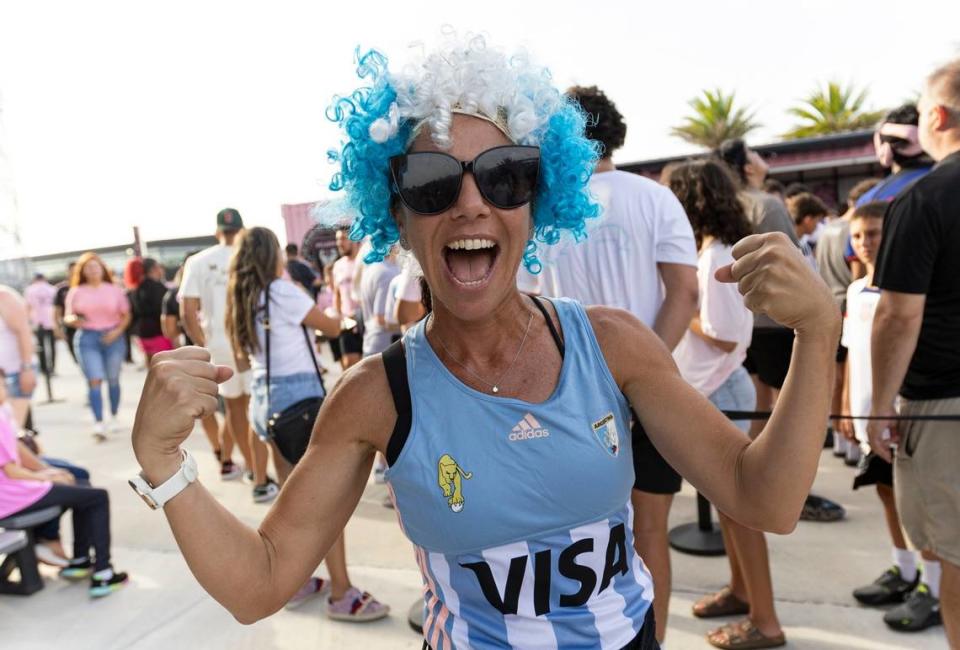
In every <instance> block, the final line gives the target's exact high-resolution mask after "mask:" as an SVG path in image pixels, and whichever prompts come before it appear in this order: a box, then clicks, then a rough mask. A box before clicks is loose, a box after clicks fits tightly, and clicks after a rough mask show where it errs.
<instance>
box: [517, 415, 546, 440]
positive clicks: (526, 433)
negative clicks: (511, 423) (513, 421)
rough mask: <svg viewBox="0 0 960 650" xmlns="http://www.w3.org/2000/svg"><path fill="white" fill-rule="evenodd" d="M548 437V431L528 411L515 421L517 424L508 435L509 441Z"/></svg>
mask: <svg viewBox="0 0 960 650" xmlns="http://www.w3.org/2000/svg"><path fill="white" fill-rule="evenodd" d="M548 437H550V432H549V431H548V430H547V429H544V428H543V427H542V426H540V423H539V422H537V418H535V417H533V415H532V414H530V413H527V414H526V415H524V416H523V419H522V420H520V422H518V423H517V426H515V427H513V430H512V431H510V435H509V436H508V438H509V439H510V442H516V441H518V440H530V439H532V438H548Z"/></svg>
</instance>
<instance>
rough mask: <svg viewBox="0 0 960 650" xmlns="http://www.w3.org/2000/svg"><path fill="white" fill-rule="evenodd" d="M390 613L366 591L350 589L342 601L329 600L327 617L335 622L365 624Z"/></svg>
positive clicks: (385, 606)
mask: <svg viewBox="0 0 960 650" xmlns="http://www.w3.org/2000/svg"><path fill="white" fill-rule="evenodd" d="M389 613H390V606H389V605H384V604H383V603H381V602H380V601H378V600H377V599H376V598H374V597H373V596H371V595H370V594H369V593H368V592H366V591H360V590H359V589H357V588H356V587H350V588H349V589H347V592H346V593H345V594H344V595H343V598H341V599H340V600H333V599H332V598H328V599H327V616H329V617H330V618H332V619H333V620H335V621H356V622H358V623H364V622H366V621H375V620H377V619H380V618H383V617H384V616H386V615H387V614H389Z"/></svg>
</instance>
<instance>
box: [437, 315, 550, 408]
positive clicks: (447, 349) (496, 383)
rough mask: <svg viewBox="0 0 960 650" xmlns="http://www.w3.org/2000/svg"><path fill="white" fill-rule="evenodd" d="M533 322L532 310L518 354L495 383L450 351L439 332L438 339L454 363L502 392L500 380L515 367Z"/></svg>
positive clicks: (496, 390) (496, 391) (491, 388)
mask: <svg viewBox="0 0 960 650" xmlns="http://www.w3.org/2000/svg"><path fill="white" fill-rule="evenodd" d="M430 320H434V315H433V312H431V313H430ZM532 324H533V312H532V311H531V312H530V318H529V320H527V329H526V330H524V332H523V339H521V341H520V347H519V348H517V354H516V356H515V357H513V361H511V362H510V365H509V366H507V369H506V370H504V371H503V372H502V373H501V374H500V377H499V378H498V379H497V381H496V382H494V383H490V382H489V381H487V380H486V379H484V378H483V377H481V376H480V375H478V374H477V373H475V372H474V371H473V370H471V369H470V367H469V366H468V365H467V364H465V363H463V362H462V361H460V360H459V359H457V358H456V357H455V356H453V353H452V352H450V348H448V347H447V344H446V343H444V342H443V339H442V338H440V335H439V334H437V340H438V341H440V347H442V348H443V350H444V352H446V353H447V356H448V357H450V358H451V359H452V360H453V362H454V363H456V364H457V365H458V366H460V367H461V368H463V369H464V370H466V371H467V372H469V373H470V374H471V375H473V376H474V378H476V379H478V380H480V382H481V383H483V384H486V385H488V386H490V391H491V392H492V393H494V394H496V393H499V392H500V382H502V381H503V378H504V377H506V376H507V373H508V372H510V370H511V369H512V368H513V364H515V363H516V362H517V359H519V358H520V353H521V352H522V351H523V344H524V343H526V342H527V335H528V334H529V333H530V326H531V325H532Z"/></svg>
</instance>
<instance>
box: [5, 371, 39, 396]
mask: <svg viewBox="0 0 960 650" xmlns="http://www.w3.org/2000/svg"><path fill="white" fill-rule="evenodd" d="M33 375H34V377H37V379H38V380H39V378H40V376H39V375H38V374H37V367H36V364H34V367H33ZM4 381H6V382H7V395H9V396H10V397H11V398H15V399H18V398H23V399H30V398H31V397H32V396H33V391H31V392H30V393H24V392H23V391H22V390H20V373H19V372H11V373H10V374H8V375H7V377H6V379H5V380H4Z"/></svg>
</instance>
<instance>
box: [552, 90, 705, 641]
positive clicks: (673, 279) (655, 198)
mask: <svg viewBox="0 0 960 650" xmlns="http://www.w3.org/2000/svg"><path fill="white" fill-rule="evenodd" d="M568 95H570V96H571V97H572V98H573V99H575V100H577V101H578V102H579V103H580V105H581V107H582V108H583V109H584V111H586V112H587V113H588V114H589V115H590V116H591V118H592V120H591V121H592V122H593V123H592V124H588V125H587V137H589V138H590V139H592V140H594V141H597V142H599V143H600V144H601V145H602V146H603V148H604V149H603V153H602V154H601V155H602V156H603V158H602V159H601V160H600V162H599V163H597V167H596V169H595V170H594V175H593V177H592V179H591V180H590V191H591V192H592V193H593V195H594V196H595V197H596V198H597V199H598V200H599V201H600V203H601V204H602V206H603V212H602V214H601V215H600V217H599V218H598V219H596V220H595V222H593V223H588V224H587V232H588V237H587V239H586V240H584V241H583V242H580V243H576V242H574V241H573V240H572V239H571V240H567V241H563V242H561V243H560V244H558V245H556V246H547V247H546V249H547V250H545V251H543V252H542V253H541V254H542V256H543V271H542V273H541V289H542V291H543V294H544V295H548V296H567V297H570V298H576V299H577V300H579V301H580V302H582V303H583V304H585V305H608V306H611V307H619V308H621V309H626V310H627V311H629V312H631V313H632V314H633V315H634V316H636V317H637V318H639V319H640V320H641V321H643V323H644V324H646V325H647V326H649V327H652V328H653V330H654V331H655V332H656V333H657V335H658V336H659V337H660V338H661V340H663V342H664V343H665V344H666V346H667V347H668V348H669V349H671V350H672V349H673V348H674V347H675V346H676V345H677V343H678V342H679V341H680V339H681V338H682V337H683V334H684V332H686V330H687V327H688V326H689V325H690V319H691V318H692V317H693V315H694V313H695V312H696V309H697V247H696V242H695V241H694V238H693V230H692V228H691V227H690V221H689V220H688V219H687V215H686V213H684V211H683V208H682V207H681V206H680V202H679V201H677V198H676V197H675V196H674V195H673V193H672V192H671V191H670V190H668V189H667V188H665V187H662V186H661V185H659V184H657V183H655V182H654V181H651V180H649V179H646V178H643V177H642V176H638V175H636V174H630V173H627V172H621V171H618V170H617V169H616V167H615V166H614V164H613V160H612V156H613V152H614V151H615V150H616V149H618V148H619V147H620V146H621V145H623V141H624V139H625V137H626V129H627V127H626V124H625V123H624V122H623V117H622V116H621V115H620V113H619V112H618V111H617V108H616V106H615V105H614V103H613V102H612V101H610V100H609V99H608V98H607V97H606V95H604V94H603V92H602V91H600V90H598V89H597V88H596V87H589V88H583V87H575V88H571V89H570V90H569V91H568ZM633 459H634V469H635V472H636V482H635V483H634V490H633V506H634V536H635V545H636V547H637V551H638V553H639V554H640V556H641V557H643V561H644V563H645V564H646V565H647V567H648V568H649V569H650V573H651V574H652V575H653V586H654V593H655V594H656V596H655V598H654V603H653V605H654V614H655V618H656V621H657V640H658V641H660V642H662V641H663V637H664V634H665V631H666V623H667V607H668V604H669V602H670V547H669V543H668V539H667V516H668V515H669V513H670V505H671V503H672V502H673V495H674V494H676V493H677V492H679V491H680V483H681V479H680V475H679V474H677V473H676V472H675V471H674V470H673V468H672V467H670V465H669V464H668V463H667V462H666V460H664V459H663V457H662V456H661V455H660V453H659V452H657V450H656V448H655V447H654V446H653V444H652V443H651V442H650V439H649V438H648V437H647V435H646V433H645V432H644V431H643V427H642V426H640V425H639V423H638V422H637V423H635V424H634V427H633Z"/></svg>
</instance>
